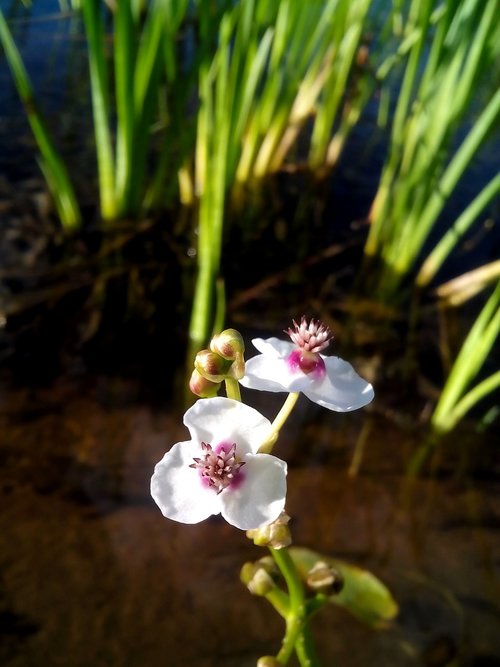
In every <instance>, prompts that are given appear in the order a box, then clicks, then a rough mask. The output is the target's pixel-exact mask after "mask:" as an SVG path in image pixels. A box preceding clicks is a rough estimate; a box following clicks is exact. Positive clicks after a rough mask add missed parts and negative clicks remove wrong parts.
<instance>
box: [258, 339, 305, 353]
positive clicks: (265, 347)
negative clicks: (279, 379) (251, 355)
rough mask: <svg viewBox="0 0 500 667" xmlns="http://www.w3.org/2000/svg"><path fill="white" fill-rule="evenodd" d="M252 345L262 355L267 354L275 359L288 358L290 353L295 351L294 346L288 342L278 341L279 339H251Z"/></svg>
mask: <svg viewBox="0 0 500 667" xmlns="http://www.w3.org/2000/svg"><path fill="white" fill-rule="evenodd" d="M252 345H253V346H254V347H255V349H257V350H259V352H262V354H269V355H272V356H275V357H283V358H285V357H288V355H289V354H290V352H293V350H295V345H294V344H293V343H291V342H290V341H289V340H280V339H279V338H266V339H265V340H264V338H252Z"/></svg>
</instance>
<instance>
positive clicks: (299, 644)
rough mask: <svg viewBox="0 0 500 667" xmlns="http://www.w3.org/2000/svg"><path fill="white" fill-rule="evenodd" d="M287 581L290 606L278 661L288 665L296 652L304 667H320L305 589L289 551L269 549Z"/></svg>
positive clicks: (277, 657)
mask: <svg viewBox="0 0 500 667" xmlns="http://www.w3.org/2000/svg"><path fill="white" fill-rule="evenodd" d="M269 551H270V552H271V555H272V557H273V558H274V561H275V563H276V565H277V566H278V567H279V569H280V572H281V574H282V575H283V578H284V579H285V582H286V585H287V588H288V594H289V600H290V606H289V609H288V613H287V615H286V618H285V620H286V631H285V636H284V637H283V641H282V644H281V649H280V651H279V653H278V655H277V656H276V659H277V660H278V661H279V662H281V663H283V664H284V665H286V664H287V663H288V661H289V660H290V658H291V656H292V654H293V652H294V650H295V651H296V652H297V656H298V658H299V662H300V664H301V665H302V667H318V664H319V663H318V661H317V659H316V656H315V655H314V651H313V644H312V640H311V637H310V635H309V633H308V630H307V607H306V601H305V595H304V587H303V585H302V581H301V579H300V576H299V573H298V572H297V569H296V568H295V565H294V563H293V560H292V557H291V556H290V554H289V552H288V550H287V549H286V548H284V549H272V548H271V547H270V548H269Z"/></svg>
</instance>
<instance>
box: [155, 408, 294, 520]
mask: <svg viewBox="0 0 500 667" xmlns="http://www.w3.org/2000/svg"><path fill="white" fill-rule="evenodd" d="M184 424H185V425H186V426H187V428H188V430H189V433H190V435H191V440H189V441H187V442H178V443H176V444H175V445H174V446H173V447H172V448H171V449H170V451H168V452H167V453H166V454H165V456H164V457H163V458H162V460H161V461H160V462H159V463H158V464H157V465H156V467H155V471H154V474H153V477H152V478H151V495H152V496H153V499H154V500H155V502H156V503H157V505H158V507H159V508H160V509H161V511H162V513H163V515H164V516H166V517H167V518H168V519H173V520H174V521H180V522H181V523H198V522H199V521H203V520H204V519H206V518H207V517H209V516H211V515H213V514H219V513H220V514H222V516H223V517H224V519H226V521H227V522H228V523H230V524H232V525H233V526H236V528H241V529H242V530H251V529H255V528H260V527H261V526H264V525H266V524H268V523H271V521H274V520H275V519H277V518H278V516H279V515H280V513H281V512H282V510H283V508H284V506H285V496H286V473H287V466H286V463H285V462H284V461H282V460H281V459H278V458H276V457H275V456H271V455H270V454H258V449H259V447H260V445H261V444H262V443H263V442H264V441H265V440H266V438H267V437H268V436H269V432H270V430H271V424H270V422H269V420H267V419H266V418H265V417H263V416H262V415H261V414H260V413H259V412H257V410H254V409H253V408H250V407H249V406H247V405H244V404H243V403H240V402H238V401H233V400H231V399H228V398H221V397H217V398H206V399H201V400H199V401H197V402H196V403H195V404H194V405H193V406H192V407H191V408H189V410H188V411H187V412H186V414H185V415H184Z"/></svg>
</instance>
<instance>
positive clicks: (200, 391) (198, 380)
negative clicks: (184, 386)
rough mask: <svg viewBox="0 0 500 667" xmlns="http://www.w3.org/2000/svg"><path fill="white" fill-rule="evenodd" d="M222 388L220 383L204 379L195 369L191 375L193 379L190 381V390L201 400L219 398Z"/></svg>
mask: <svg viewBox="0 0 500 667" xmlns="http://www.w3.org/2000/svg"><path fill="white" fill-rule="evenodd" d="M220 387H221V383H220V382H211V381H210V380H207V379H206V378H204V377H203V375H201V374H200V373H198V371H197V370H196V369H195V370H194V371H193V372H192V374H191V379H190V380H189V389H190V390H191V391H192V392H193V394H196V396H199V397H200V398H213V397H214V396H217V394H218V392H219V389H220Z"/></svg>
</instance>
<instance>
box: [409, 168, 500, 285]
mask: <svg viewBox="0 0 500 667" xmlns="http://www.w3.org/2000/svg"><path fill="white" fill-rule="evenodd" d="M498 194H500V174H498V175H497V176H495V177H494V178H492V179H491V181H490V182H489V183H488V184H487V185H486V186H485V187H484V188H483V189H482V190H481V192H480V193H479V194H478V195H477V196H476V197H475V198H474V200H473V201H472V202H471V203H470V204H469V205H468V206H467V208H466V209H465V210H464V211H463V212H462V213H461V215H460V216H459V217H458V218H457V219H456V220H455V222H454V223H453V225H451V227H450V228H449V229H448V230H447V231H446V233H445V234H444V236H443V237H442V238H441V240H440V241H439V243H437V245H436V246H435V247H434V249H433V250H432V252H431V253H430V254H429V255H428V256H427V258H426V259H425V261H424V263H423V264H422V266H421V267H420V271H419V272H418V275H417V281H416V282H417V285H418V286H419V287H425V286H426V285H428V284H429V283H430V282H431V280H432V279H433V278H434V276H435V275H436V273H437V272H438V271H439V269H440V268H441V266H442V265H443V263H444V262H445V261H446V258H447V257H448V256H449V255H450V253H451V251H452V250H453V248H454V247H455V246H456V245H457V243H458V242H459V241H460V239H461V238H462V237H463V235H464V234H465V232H466V231H467V230H468V229H469V228H470V227H471V225H472V224H473V223H474V222H475V221H476V220H477V218H478V216H479V215H480V214H481V213H482V211H484V209H485V208H486V206H487V205H488V204H489V203H490V202H491V201H492V200H493V199H494V198H495V197H496V196H497V195H498Z"/></svg>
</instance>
